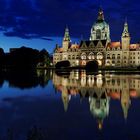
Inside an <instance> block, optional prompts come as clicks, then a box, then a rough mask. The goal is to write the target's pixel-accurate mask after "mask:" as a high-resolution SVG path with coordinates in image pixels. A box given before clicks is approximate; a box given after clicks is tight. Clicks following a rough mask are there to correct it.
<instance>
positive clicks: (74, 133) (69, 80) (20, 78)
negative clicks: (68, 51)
mask: <svg viewBox="0 0 140 140" xmlns="http://www.w3.org/2000/svg"><path fill="white" fill-rule="evenodd" d="M0 77H1V78H0V88H1V90H0V140H1V139H2V140H40V139H41V140H55V139H58V140H78V139H81V140H91V139H94V140H140V133H139V130H140V75H139V74H134V73H132V74H117V73H115V72H101V71H99V72H98V73H86V71H84V70H74V71H67V72H62V71H61V72H60V71H57V72H54V71H47V70H38V71H37V72H36V73H32V72H8V73H7V72H5V73H4V74H3V73H2V74H0ZM35 137H36V138H37V139H35Z"/></svg>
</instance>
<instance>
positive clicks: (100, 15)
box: [97, 6, 104, 21]
mask: <svg viewBox="0 0 140 140" xmlns="http://www.w3.org/2000/svg"><path fill="white" fill-rule="evenodd" d="M103 20H104V12H103V10H102V8H101V6H100V8H99V12H98V18H97V21H103Z"/></svg>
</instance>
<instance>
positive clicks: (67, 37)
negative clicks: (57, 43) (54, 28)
mask: <svg viewBox="0 0 140 140" xmlns="http://www.w3.org/2000/svg"><path fill="white" fill-rule="evenodd" d="M70 42H71V40H70V35H69V29H68V27H66V29H65V34H64V38H63V43H62V47H63V51H67V50H68V48H69V46H70Z"/></svg>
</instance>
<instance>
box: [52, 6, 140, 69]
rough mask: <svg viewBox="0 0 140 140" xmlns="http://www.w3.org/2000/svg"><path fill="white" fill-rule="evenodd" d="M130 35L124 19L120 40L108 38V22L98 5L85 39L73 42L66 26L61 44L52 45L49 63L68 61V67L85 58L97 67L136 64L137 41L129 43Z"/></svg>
mask: <svg viewBox="0 0 140 140" xmlns="http://www.w3.org/2000/svg"><path fill="white" fill-rule="evenodd" d="M130 41H131V37H130V34H129V30H128V23H127V21H125V24H124V29H123V32H122V36H121V41H117V42H112V41H111V38H110V26H109V24H108V23H107V22H106V21H105V19H104V13H103V10H102V9H100V10H99V12H98V17H97V20H96V22H95V23H94V24H93V26H92V28H91V35H90V38H89V40H87V41H86V40H82V41H81V43H80V44H76V43H75V44H73V43H72V42H71V39H70V35H69V29H68V28H66V29H65V35H64V38H63V42H62V47H56V49H55V52H54V54H53V64H54V65H55V64H57V63H58V62H61V61H66V60H67V61H69V62H70V65H71V66H72V67H75V66H85V65H86V64H87V63H88V62H89V61H96V62H98V65H99V66H100V67H137V66H139V65H140V44H130Z"/></svg>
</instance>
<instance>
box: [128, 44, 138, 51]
mask: <svg viewBox="0 0 140 140" xmlns="http://www.w3.org/2000/svg"><path fill="white" fill-rule="evenodd" d="M129 48H130V50H136V49H138V48H140V45H139V44H130V47H129Z"/></svg>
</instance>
